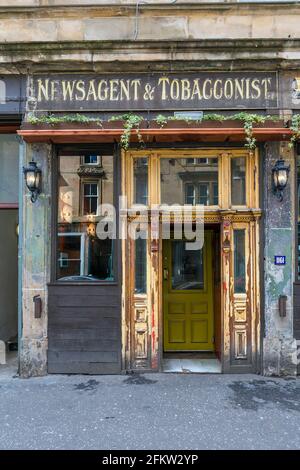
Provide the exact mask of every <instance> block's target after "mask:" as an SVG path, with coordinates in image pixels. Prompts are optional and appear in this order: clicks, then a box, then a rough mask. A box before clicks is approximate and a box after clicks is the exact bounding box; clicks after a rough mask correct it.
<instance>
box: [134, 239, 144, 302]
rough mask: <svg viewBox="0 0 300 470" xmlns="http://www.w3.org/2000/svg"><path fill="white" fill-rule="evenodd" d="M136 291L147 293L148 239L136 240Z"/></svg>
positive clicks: (137, 292)
mask: <svg viewBox="0 0 300 470" xmlns="http://www.w3.org/2000/svg"><path fill="white" fill-rule="evenodd" d="M134 290H135V293H136V294H146V293H147V240H146V239H145V238H137V239H136V240H135V289H134Z"/></svg>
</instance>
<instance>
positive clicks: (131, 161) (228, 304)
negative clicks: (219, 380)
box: [122, 148, 261, 373]
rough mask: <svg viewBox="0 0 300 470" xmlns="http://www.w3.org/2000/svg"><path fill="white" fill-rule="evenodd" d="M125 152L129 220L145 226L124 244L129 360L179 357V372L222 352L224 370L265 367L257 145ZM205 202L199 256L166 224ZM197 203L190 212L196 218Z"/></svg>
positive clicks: (128, 365) (153, 364)
mask: <svg viewBox="0 0 300 470" xmlns="http://www.w3.org/2000/svg"><path fill="white" fill-rule="evenodd" d="M122 161H123V168H124V169H125V170H126V171H124V172H123V174H124V177H123V181H122V188H123V192H124V194H127V195H128V204H129V207H130V208H131V209H130V213H129V214H128V217H127V222H128V225H129V226H130V229H131V230H135V229H136V230H138V229H139V230H140V231H141V230H142V231H143V232H145V237H143V240H142V241H139V240H132V239H129V240H128V241H127V242H124V244H123V247H124V261H123V274H124V276H123V289H122V293H123V305H124V307H123V319H124V322H125V324H126V327H127V330H126V329H125V331H124V334H123V339H124V341H123V344H124V346H123V357H124V364H125V369H130V370H166V368H165V364H166V361H169V362H170V361H172V360H173V359H174V360H176V361H177V365H178V364H180V367H179V369H180V370H178V369H177V370H178V371H184V372H186V371H188V370H190V371H191V372H193V371H195V372H212V371H211V370H209V369H208V368H207V369H203V368H201V367H198V366H197V367H196V366H195V363H192V364H191V363H189V366H188V367H186V364H187V363H186V362H183V361H186V360H188V361H190V360H193V359H195V360H198V361H202V360H203V361H204V360H205V361H212V360H214V361H217V362H216V364H217V365H219V368H218V372H220V363H221V366H222V367H221V368H222V372H223V373H226V372H233V371H236V372H252V371H256V370H257V369H258V365H259V363H258V359H259V337H260V336H259V335H260V327H259V317H258V312H259V219H260V215H261V211H260V209H259V191H257V188H258V168H259V161H258V152H255V153H253V152H250V151H247V150H245V149H244V148H240V149H239V148H234V149H229V148H226V149H218V148H209V149H208V148H201V149H179V148H178V149H174V148H170V149H156V150H151V149H146V150H140V151H130V152H126V153H124V154H123V160H122ZM141 204H143V211H142V212H143V213H142V214H139V215H137V214H136V212H135V211H136V207H137V205H138V206H139V207H140V205H141ZM199 204H200V205H202V206H204V211H203V212H204V217H203V220H204V224H205V227H204V228H205V243H204V247H203V249H202V250H198V251H197V250H195V251H194V252H193V255H192V256H191V254H190V253H189V251H188V250H187V249H186V242H185V240H183V239H182V236H178V234H176V235H177V236H176V237H175V236H174V237H173V238H174V239H173V240H172V237H170V236H169V234H168V236H167V237H166V233H168V229H170V231H171V232H172V224H173V230H174V228H175V227H176V225H178V224H181V223H182V222H181V219H180V218H179V214H180V213H182V210H183V208H184V207H185V206H189V207H191V208H195V207H196V206H197V205H199ZM173 205H176V208H177V209H176V211H175V210H173V209H174V208H173V209H172V206H173ZM170 207H171V209H172V210H171V211H170ZM193 211H194V209H193V210H192V212H191V214H190V215H189V217H188V221H189V223H191V225H192V226H193V227H194V226H195V227H196V223H197V216H196V213H194V212H193ZM141 224H142V228H141ZM174 224H175V225H174ZM167 227H168V229H167ZM193 230H194V229H193ZM149 234H150V236H148V235H149ZM166 238H167V240H166ZM170 238H171V239H170ZM250 253H251V256H250ZM128 293H129V294H130V295H128ZM187 354H188V355H189V357H186V355H187ZM207 354H209V355H210V356H209V357H207ZM178 355H180V357H179V356H178ZM183 355H185V357H184V356H183ZM191 355H194V356H193V357H191ZM203 355H205V356H204V357H203ZM178 361H179V362H178ZM218 361H219V362H218ZM198 365H199V363H198ZM192 366H193V367H192ZM194 366H195V368H194ZM199 369H200V370H199ZM177 370H174V372H175V371H177Z"/></svg>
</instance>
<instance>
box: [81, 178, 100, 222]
mask: <svg viewBox="0 0 300 470" xmlns="http://www.w3.org/2000/svg"><path fill="white" fill-rule="evenodd" d="M97 208H98V183H83V214H84V215H88V214H97Z"/></svg>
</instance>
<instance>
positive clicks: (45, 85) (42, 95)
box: [37, 78, 49, 101]
mask: <svg viewBox="0 0 300 470" xmlns="http://www.w3.org/2000/svg"><path fill="white" fill-rule="evenodd" d="M37 85H38V86H37V88H38V92H37V100H38V101H42V100H43V99H44V100H45V101H49V78H46V80H45V81H43V80H38V81H37Z"/></svg>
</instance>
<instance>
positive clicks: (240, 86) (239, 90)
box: [234, 78, 245, 100]
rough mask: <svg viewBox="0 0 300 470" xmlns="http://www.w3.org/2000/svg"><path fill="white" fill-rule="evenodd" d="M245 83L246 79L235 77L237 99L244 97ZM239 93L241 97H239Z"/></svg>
mask: <svg viewBox="0 0 300 470" xmlns="http://www.w3.org/2000/svg"><path fill="white" fill-rule="evenodd" d="M244 83H245V79H244V78H242V79H241V80H239V79H238V78H236V79H235V81H234V88H235V99H236V100H237V99H238V98H239V97H240V98H241V99H243V98H244ZM238 95H239V97H238Z"/></svg>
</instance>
